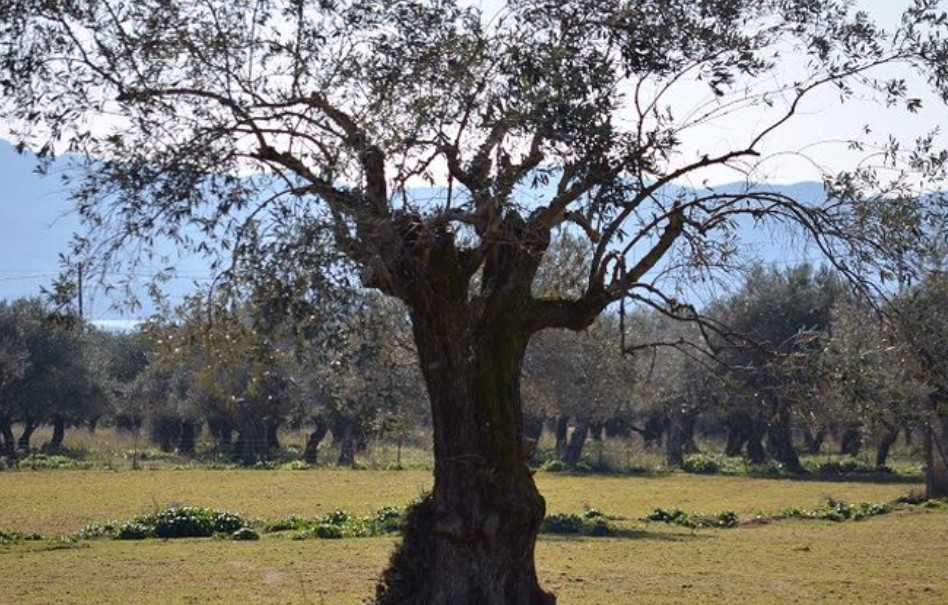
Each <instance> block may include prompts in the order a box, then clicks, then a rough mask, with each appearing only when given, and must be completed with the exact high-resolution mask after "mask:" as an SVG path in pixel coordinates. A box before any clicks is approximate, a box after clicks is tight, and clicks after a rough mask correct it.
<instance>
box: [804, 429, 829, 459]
mask: <svg viewBox="0 0 948 605" xmlns="http://www.w3.org/2000/svg"><path fill="white" fill-rule="evenodd" d="M825 440H826V429H825V428H823V427H820V428H819V429H817V430H816V432H815V433H814V432H813V431H812V430H810V428H809V427H804V428H803V444H804V447H805V448H806V453H807V454H810V455H811V456H815V455H816V454H819V453H820V450H821V449H823V442H824V441H825Z"/></svg>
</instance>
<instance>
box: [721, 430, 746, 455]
mask: <svg viewBox="0 0 948 605" xmlns="http://www.w3.org/2000/svg"><path fill="white" fill-rule="evenodd" d="M745 443H747V437H746V436H745V435H744V433H743V431H741V430H740V429H738V428H737V427H735V426H731V425H728V427H727V441H726V442H725V444H724V455H725V456H730V457H735V456H740V455H741V452H743V450H744V444H745Z"/></svg>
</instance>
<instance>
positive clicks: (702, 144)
mask: <svg viewBox="0 0 948 605" xmlns="http://www.w3.org/2000/svg"><path fill="white" fill-rule="evenodd" d="M470 2H471V4H478V5H480V6H481V7H482V8H483V9H484V11H485V14H488V15H489V14H492V13H495V12H496V11H497V10H498V9H499V8H500V7H501V6H503V4H504V3H503V1H502V0H470ZM910 3H911V1H910V0H857V2H856V4H857V6H859V7H860V8H863V9H865V10H866V11H868V12H869V13H870V14H871V16H872V17H873V18H875V19H876V20H877V21H878V22H879V23H882V24H885V25H887V26H889V27H895V26H896V25H897V24H898V19H899V17H900V15H901V12H902V10H903V9H904V8H905V7H906V6H908V5H909V4H910ZM794 63H795V62H794V60H793V57H792V56H786V57H785V58H784V62H783V63H782V64H781V69H780V70H775V72H774V73H773V74H771V75H770V77H771V80H770V81H769V82H767V85H768V86H769V85H771V84H773V85H775V86H776V85H779V84H784V85H786V84H789V83H791V82H792V81H793V80H794ZM880 75H882V76H886V75H888V76H890V77H891V76H892V75H902V74H898V72H895V71H890V72H889V73H888V74H885V73H882V74H880ZM909 83H910V90H911V88H912V87H913V86H912V85H914V88H917V89H924V83H923V82H919V81H918V80H915V81H911V80H910V82H909ZM911 96H919V97H921V98H922V99H923V110H922V111H921V112H920V113H919V114H917V115H915V116H909V115H908V114H907V113H906V112H904V111H903V112H889V111H885V110H884V109H882V108H880V107H878V105H877V104H876V103H874V102H867V101H859V100H853V101H850V102H847V103H846V104H845V105H840V103H839V102H838V99H837V98H836V95H835V93H834V92H832V91H831V90H829V89H827V91H826V92H825V93H824V94H817V95H814V96H813V97H811V98H809V99H807V100H806V101H805V102H804V103H803V104H802V105H801V107H800V111H799V112H798V115H797V116H796V117H795V118H794V120H793V121H792V123H791V124H788V126H789V127H788V128H783V129H782V130H781V131H779V133H775V134H774V136H771V137H769V138H768V139H766V140H764V141H763V143H762V145H761V146H760V148H759V150H760V151H761V152H762V154H763V155H762V161H760V162H759V164H758V165H757V166H756V167H755V168H754V170H753V172H752V174H751V177H752V178H753V179H754V180H758V181H768V182H775V183H792V182H799V181H805V180H820V177H821V173H820V170H819V168H818V167H817V166H821V167H824V168H827V169H830V170H840V169H843V168H849V167H852V165H853V164H855V163H856V162H858V161H859V160H860V157H861V156H858V155H855V154H853V153H852V152H849V151H847V147H848V145H847V142H848V141H849V140H851V139H856V138H860V137H862V138H865V137H864V136H862V134H861V133H862V130H863V127H864V126H865V125H867V124H872V125H873V130H874V133H873V137H874V140H884V139H885V137H886V136H888V135H889V134H894V135H896V136H897V137H899V138H900V139H902V140H913V139H914V138H915V137H917V136H919V135H921V134H923V133H924V132H926V131H928V130H930V129H931V128H933V127H935V126H945V125H948V124H946V122H948V119H946V116H948V112H946V111H945V107H944V105H943V104H942V103H941V102H940V101H939V100H938V99H936V98H934V97H932V96H930V95H924V94H921V93H918V94H912V95H911ZM671 98H672V99H673V100H672V101H671V105H672V108H673V109H674V111H675V114H676V116H683V115H687V114H688V113H689V112H690V111H692V110H694V109H696V108H698V107H701V106H703V105H704V104H706V103H707V102H708V101H710V100H713V96H712V95H711V94H710V92H709V91H708V90H707V87H705V86H703V85H683V86H679V87H678V88H677V89H676V90H675V93H674V95H672V96H671ZM780 108H781V104H780V102H779V99H778V103H777V104H776V110H771V111H770V112H768V111H767V110H764V109H763V108H761V107H756V108H751V109H748V110H745V111H742V112H740V113H737V114H735V115H734V116H731V117H729V118H726V119H720V120H717V121H715V122H713V123H712V124H710V125H707V126H703V127H701V128H699V129H693V130H690V131H686V132H684V133H682V139H683V141H684V142H685V143H686V145H685V146H684V148H683V149H682V152H681V154H680V155H679V156H678V157H677V158H675V161H677V162H685V161H687V160H689V159H693V158H697V157H700V156H702V155H704V154H710V155H714V154H715V153H720V152H725V151H728V150H730V149H735V148H743V147H745V146H746V144H747V142H748V141H749V140H750V139H751V138H753V136H754V135H755V134H756V133H758V132H760V131H761V130H762V129H763V128H766V126H767V125H768V124H770V123H771V122H772V121H773V120H774V118H775V116H776V115H777V114H776V113H774V111H779V109H780ZM894 116H895V117H894ZM3 130H4V129H3V127H2V126H0V137H4V132H3ZM7 138H8V137H7ZM863 155H865V154H863ZM741 177H742V175H741V174H740V173H737V172H733V171H729V170H723V169H715V170H713V171H709V172H706V173H703V174H700V175H696V176H695V178H693V179H692V181H691V184H693V185H700V184H701V182H702V181H703V180H705V179H706V180H707V181H708V182H711V183H721V182H730V181H735V180H739V179H740V178H741Z"/></svg>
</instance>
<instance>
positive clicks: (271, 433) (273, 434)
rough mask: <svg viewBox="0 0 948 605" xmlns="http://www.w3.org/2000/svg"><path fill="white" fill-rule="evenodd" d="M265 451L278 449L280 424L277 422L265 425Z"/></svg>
mask: <svg viewBox="0 0 948 605" xmlns="http://www.w3.org/2000/svg"><path fill="white" fill-rule="evenodd" d="M267 449H270V450H278V449H280V423H279V422H268V423H267Z"/></svg>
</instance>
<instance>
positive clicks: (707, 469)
mask: <svg viewBox="0 0 948 605" xmlns="http://www.w3.org/2000/svg"><path fill="white" fill-rule="evenodd" d="M681 469H682V470H683V471H685V472H686V473H694V474H698V475H713V474H715V473H718V472H720V471H721V465H720V463H719V462H718V461H717V460H715V459H714V458H712V457H710V456H706V455H704V454H692V455H691V456H686V457H685V460H684V462H683V463H682V465H681Z"/></svg>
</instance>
